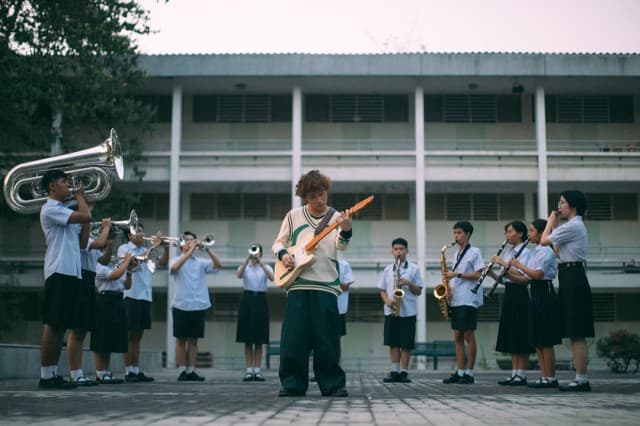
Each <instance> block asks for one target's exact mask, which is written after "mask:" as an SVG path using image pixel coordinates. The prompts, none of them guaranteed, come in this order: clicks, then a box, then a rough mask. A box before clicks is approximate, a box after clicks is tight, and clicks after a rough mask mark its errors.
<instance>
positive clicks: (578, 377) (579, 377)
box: [576, 374, 589, 383]
mask: <svg viewBox="0 0 640 426" xmlns="http://www.w3.org/2000/svg"><path fill="white" fill-rule="evenodd" d="M588 381H589V377H588V376H587V375H586V374H576V382H578V383H587V382H588Z"/></svg>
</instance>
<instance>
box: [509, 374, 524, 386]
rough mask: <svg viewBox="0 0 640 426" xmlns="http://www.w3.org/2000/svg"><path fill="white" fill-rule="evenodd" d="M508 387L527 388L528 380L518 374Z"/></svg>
mask: <svg viewBox="0 0 640 426" xmlns="http://www.w3.org/2000/svg"><path fill="white" fill-rule="evenodd" d="M507 386H527V378H526V377H521V376H518V375H517V374H516V375H515V376H513V380H511V381H510V382H509V384H508V385H507Z"/></svg>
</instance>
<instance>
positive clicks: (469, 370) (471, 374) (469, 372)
mask: <svg viewBox="0 0 640 426" xmlns="http://www.w3.org/2000/svg"><path fill="white" fill-rule="evenodd" d="M464 373H465V374H467V375H469V376H471V377H473V370H472V369H470V368H467V371H465V372H464Z"/></svg>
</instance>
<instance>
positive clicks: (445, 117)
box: [424, 95, 522, 123]
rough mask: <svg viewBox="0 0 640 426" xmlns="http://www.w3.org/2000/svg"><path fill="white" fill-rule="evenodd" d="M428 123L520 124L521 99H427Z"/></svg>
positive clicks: (501, 97) (503, 96) (505, 96)
mask: <svg viewBox="0 0 640 426" xmlns="http://www.w3.org/2000/svg"><path fill="white" fill-rule="evenodd" d="M424 102H425V108H424V119H425V121H427V122H436V123H438V122H440V123H442V122H444V123H519V122H521V121H522V106H521V98H520V96H511V95H508V96H507V95H501V96H497V95H425V98H424Z"/></svg>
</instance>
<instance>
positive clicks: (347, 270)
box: [338, 260, 355, 315]
mask: <svg viewBox="0 0 640 426" xmlns="http://www.w3.org/2000/svg"><path fill="white" fill-rule="evenodd" d="M338 268H339V269H340V282H341V283H345V284H349V288H351V284H353V283H354V281H355V279H354V278H353V271H352V270H351V265H349V263H348V262H346V261H344V260H339V261H338ZM348 310H349V291H348V290H343V291H342V293H341V294H340V295H339V296H338V313H339V314H340V315H344V314H346V313H347V311H348Z"/></svg>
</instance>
